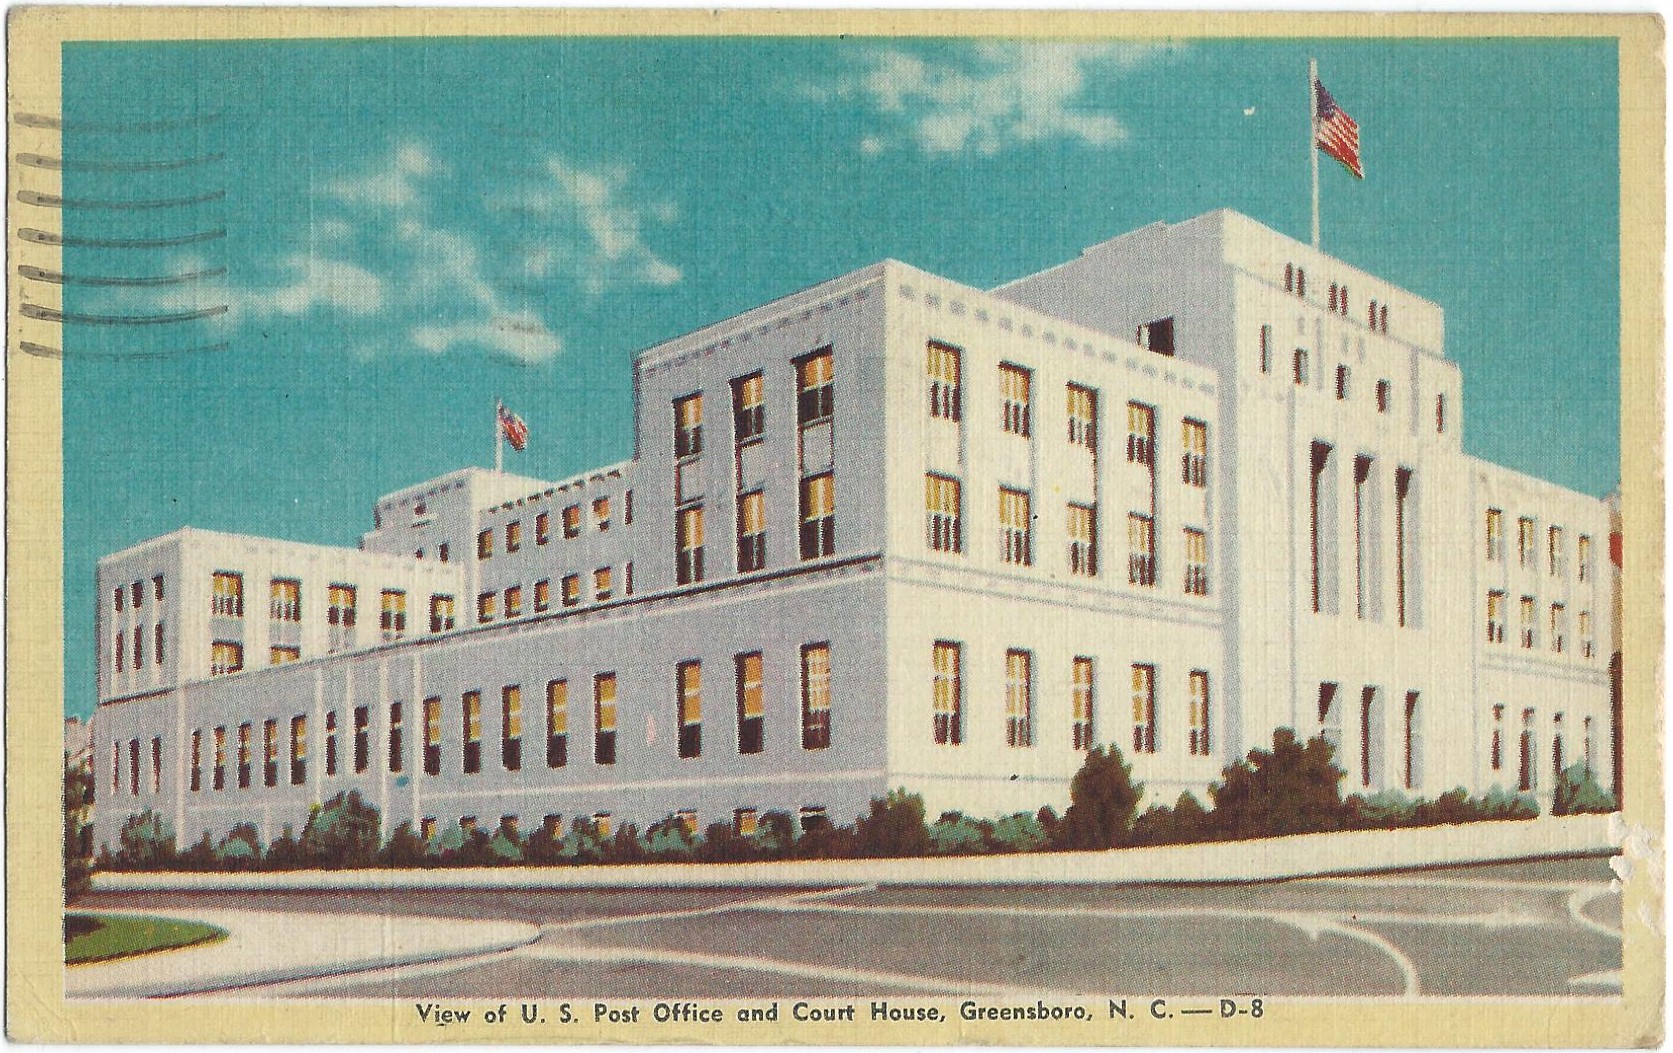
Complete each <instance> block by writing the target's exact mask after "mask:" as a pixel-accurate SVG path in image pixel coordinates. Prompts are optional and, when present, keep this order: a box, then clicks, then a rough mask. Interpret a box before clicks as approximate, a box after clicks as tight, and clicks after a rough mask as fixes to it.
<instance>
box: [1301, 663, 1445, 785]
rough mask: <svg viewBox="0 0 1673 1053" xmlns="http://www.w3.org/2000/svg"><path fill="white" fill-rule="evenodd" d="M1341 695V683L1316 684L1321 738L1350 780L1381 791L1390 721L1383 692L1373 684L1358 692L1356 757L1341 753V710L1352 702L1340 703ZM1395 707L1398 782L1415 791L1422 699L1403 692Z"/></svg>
mask: <svg viewBox="0 0 1673 1053" xmlns="http://www.w3.org/2000/svg"><path fill="white" fill-rule="evenodd" d="M1343 694H1344V693H1343V692H1342V691H1341V685H1340V684H1336V683H1331V682H1325V683H1321V684H1319V708H1318V717H1319V734H1320V735H1322V736H1323V737H1324V739H1325V741H1326V742H1328V743H1330V745H1331V746H1332V748H1333V749H1334V750H1335V756H1336V762H1337V764H1338V765H1340V766H1341V767H1342V768H1343V769H1344V771H1346V772H1347V773H1348V775H1349V777H1350V778H1354V779H1355V781H1357V782H1358V783H1359V784H1360V786H1361V787H1363V788H1366V789H1373V788H1377V787H1381V786H1383V785H1384V784H1385V782H1386V779H1387V775H1388V773H1387V770H1386V769H1387V763H1386V759H1385V758H1384V756H1383V753H1384V744H1385V741H1386V738H1385V733H1386V731H1387V730H1388V723H1387V722H1388V719H1389V716H1390V714H1389V713H1387V712H1386V710H1387V703H1386V698H1385V695H1386V692H1384V690H1383V689H1382V688H1381V687H1378V686H1376V685H1374V684H1367V685H1365V686H1364V687H1363V688H1361V689H1360V693H1359V710H1358V713H1357V714H1356V715H1357V716H1358V718H1359V749H1358V750H1357V751H1356V754H1355V755H1350V754H1348V753H1346V752H1344V746H1345V742H1344V740H1343V734H1342V728H1343V724H1344V713H1343V710H1344V709H1345V708H1346V707H1347V706H1349V705H1351V704H1352V703H1351V702H1350V701H1348V699H1346V698H1344V697H1343ZM1349 698H1351V695H1350V696H1349ZM1395 704H1396V706H1397V707H1398V708H1397V710H1396V712H1395V713H1394V714H1393V715H1394V716H1395V717H1397V718H1398V719H1399V721H1400V723H1399V725H1398V729H1397V730H1398V732H1399V742H1400V749H1401V756H1400V757H1399V758H1398V762H1399V764H1400V768H1399V769H1398V772H1397V778H1398V780H1399V782H1400V785H1402V786H1404V787H1405V788H1406V789H1408V790H1416V789H1419V788H1421V787H1422V785H1423V772H1424V762H1423V726H1424V715H1423V696H1422V694H1421V693H1420V692H1417V691H1407V692H1406V693H1405V698H1404V700H1403V703H1402V702H1400V701H1397V702H1396V703H1395ZM1356 761H1357V764H1356V763H1355V762H1356ZM1355 769H1357V776H1356V775H1355Z"/></svg>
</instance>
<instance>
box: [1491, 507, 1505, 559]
mask: <svg viewBox="0 0 1673 1053" xmlns="http://www.w3.org/2000/svg"><path fill="white" fill-rule="evenodd" d="M1504 519H1505V514H1504V513H1503V512H1501V511H1499V510H1498V509H1497V508H1489V509H1488V510H1487V561H1488V562H1489V563H1497V562H1499V561H1500V560H1503V559H1504V558H1505V525H1504Z"/></svg>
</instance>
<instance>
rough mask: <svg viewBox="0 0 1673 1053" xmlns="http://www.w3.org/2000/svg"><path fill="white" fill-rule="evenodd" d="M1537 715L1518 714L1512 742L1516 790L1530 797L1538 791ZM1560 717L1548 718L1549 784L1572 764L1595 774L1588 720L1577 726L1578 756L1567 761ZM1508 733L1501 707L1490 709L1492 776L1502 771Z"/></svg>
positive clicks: (1593, 730)
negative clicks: (1581, 766) (1514, 740)
mask: <svg viewBox="0 0 1673 1053" xmlns="http://www.w3.org/2000/svg"><path fill="white" fill-rule="evenodd" d="M1537 717H1538V713H1537V711H1536V710H1535V709H1534V708H1533V707H1531V706H1530V707H1527V708H1525V709H1523V710H1522V719H1521V724H1520V726H1519V727H1518V728H1517V738H1516V747H1515V748H1516V758H1515V763H1516V782H1515V785H1516V788H1517V790H1519V791H1521V792H1523V793H1532V792H1534V791H1537V790H1538V789H1539V770H1540V768H1541V767H1543V765H1542V764H1541V758H1540V749H1539V728H1538V720H1537ZM1566 730H1567V729H1566V727H1565V722H1564V720H1563V714H1562V713H1553V714H1552V715H1551V728H1550V733H1551V753H1550V762H1551V778H1552V782H1553V783H1555V782H1556V780H1558V779H1559V778H1561V777H1562V774H1563V770H1564V769H1565V768H1567V767H1568V766H1570V765H1572V764H1576V763H1579V764H1583V765H1585V768H1586V774H1587V775H1588V776H1590V775H1593V774H1594V773H1595V771H1596V768H1595V767H1594V756H1595V750H1596V746H1597V742H1596V728H1595V726H1594V724H1593V721H1592V718H1591V717H1584V718H1582V719H1581V722H1580V756H1579V757H1578V758H1575V757H1571V756H1570V755H1569V754H1568V751H1567V743H1566V742H1565V741H1564V738H1563V736H1564V734H1565V731H1566ZM1509 731H1510V729H1508V728H1507V727H1506V721H1505V706H1504V704H1503V703H1498V704H1495V705H1494V706H1493V736H1492V739H1491V740H1490V741H1489V743H1488V747H1487V751H1488V752H1487V761H1488V765H1489V767H1491V768H1492V770H1493V771H1495V772H1501V771H1504V769H1505V767H1506V763H1507V761H1508V759H1509V758H1507V757H1506V748H1507V739H1508V736H1509Z"/></svg>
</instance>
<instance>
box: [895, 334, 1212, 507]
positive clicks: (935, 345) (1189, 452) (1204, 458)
mask: <svg viewBox="0 0 1673 1053" xmlns="http://www.w3.org/2000/svg"><path fill="white" fill-rule="evenodd" d="M1165 321H1166V322H1167V323H1168V329H1167V330H1166V331H1167V334H1168V336H1167V340H1168V344H1167V346H1168V351H1167V352H1166V353H1169V354H1171V353H1172V327H1171V323H1172V319H1166V320H1165ZM1161 324H1162V323H1161V322H1153V323H1151V327H1155V326H1160V325H1161ZM1141 335H1142V334H1141ZM1151 339H1161V338H1160V337H1159V336H1153V337H1152V338H1151ZM962 355H963V352H962V351H961V350H960V349H959V348H957V347H954V346H952V345H951V344H945V343H942V342H940V341H934V340H932V341H930V343H929V345H928V349H927V357H926V362H927V368H928V381H929V384H928V390H929V413H930V416H931V417H935V418H940V419H944V420H952V421H958V420H961V419H962V416H963V404H964V403H963V397H962V394H961V386H960V379H959V378H960V369H961V367H960V364H959V363H960V359H961V357H962ZM1033 387H1034V374H1033V371H1032V370H1029V369H1027V368H1025V367H1023V366H1019V365H1015V364H1012V363H1009V362H1002V363H1000V365H999V393H1000V405H999V421H1000V428H1001V430H1003V431H1006V432H1009V433H1011V434H1013V435H1019V436H1024V437H1027V436H1030V435H1032V434H1033V401H1032V400H1033ZM1066 393H1067V399H1066V414H1065V418H1064V419H1065V421H1066V422H1067V432H1068V440H1069V444H1070V445H1071V446H1080V447H1084V448H1085V449H1087V450H1088V451H1091V452H1093V453H1096V452H1097V449H1098V431H1097V419H1098V393H1097V392H1096V391H1094V390H1093V389H1092V388H1089V387H1086V386H1084V385H1081V384H1075V383H1070V384H1068V385H1067V386H1066ZM1181 430H1182V433H1183V435H1182V438H1181V442H1180V447H1181V450H1182V453H1181V456H1180V480H1181V481H1182V482H1184V483H1187V484H1189V485H1192V486H1206V485H1207V474H1208V473H1207V462H1208V425H1207V424H1206V423H1204V422H1203V421H1200V420H1194V419H1190V418H1187V419H1185V420H1184V421H1183V422H1182V427H1181ZM1155 448H1156V408H1155V407H1154V406H1150V405H1147V404H1145V403H1142V402H1129V403H1128V404H1127V460H1128V461H1129V462H1131V463H1134V464H1140V465H1145V466H1154V463H1155V460H1154V459H1155Z"/></svg>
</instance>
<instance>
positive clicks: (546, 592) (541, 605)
mask: <svg viewBox="0 0 1673 1053" xmlns="http://www.w3.org/2000/svg"><path fill="white" fill-rule="evenodd" d="M551 609H552V582H551V579H549V578H541V579H540V580H539V581H537V582H535V583H534V610H535V613H536V614H539V613H541V612H542V611H549V610H551Z"/></svg>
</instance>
